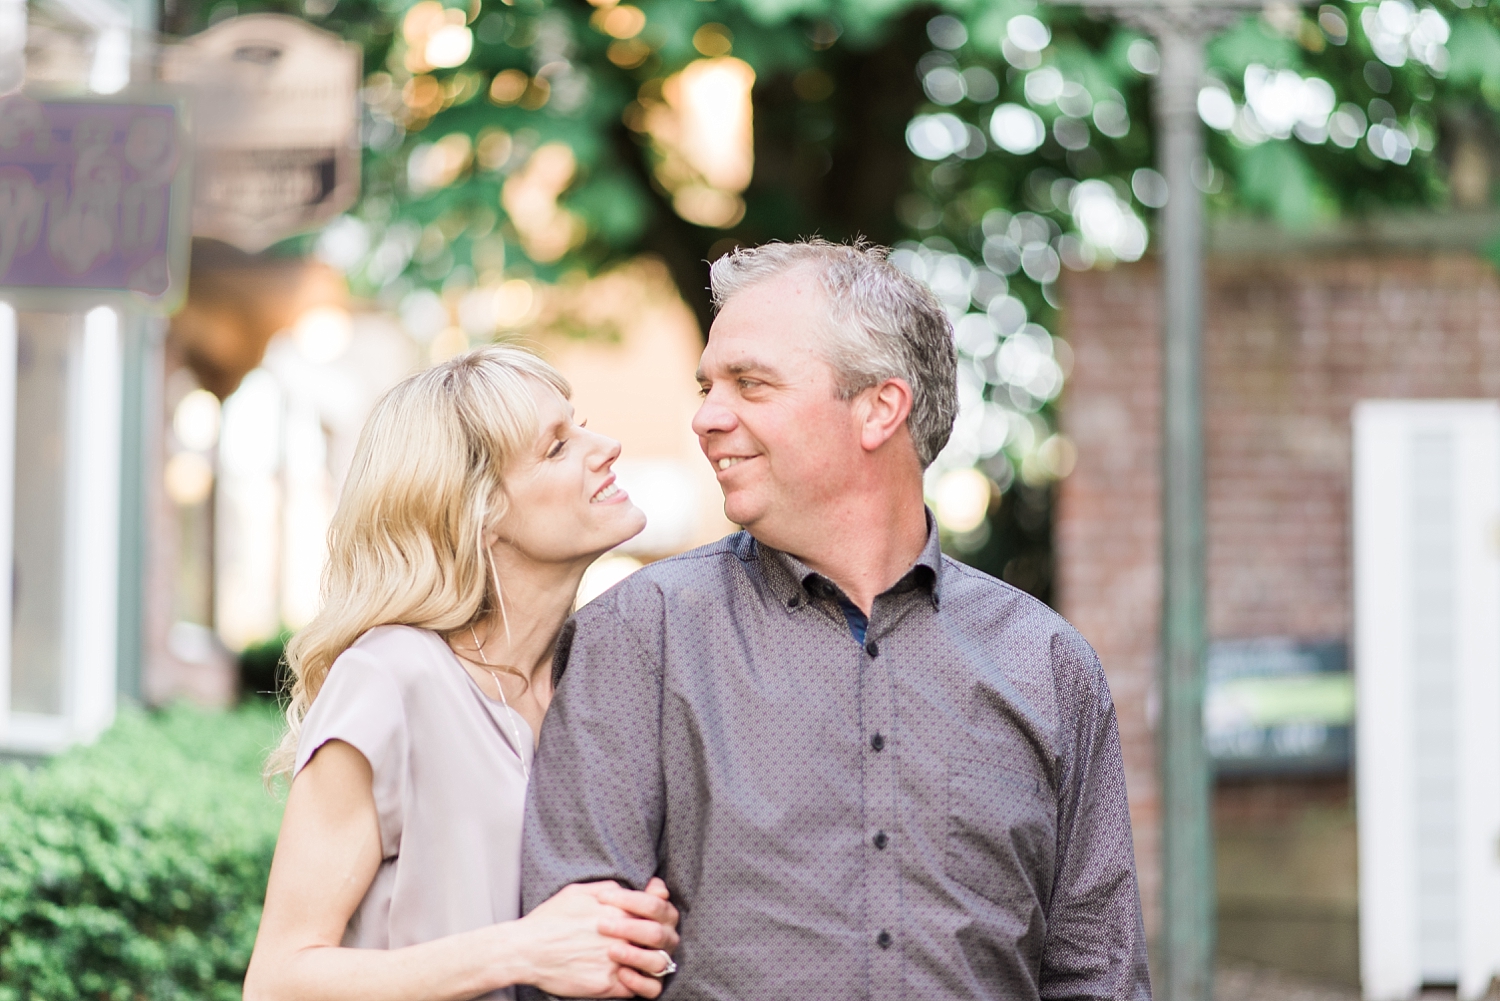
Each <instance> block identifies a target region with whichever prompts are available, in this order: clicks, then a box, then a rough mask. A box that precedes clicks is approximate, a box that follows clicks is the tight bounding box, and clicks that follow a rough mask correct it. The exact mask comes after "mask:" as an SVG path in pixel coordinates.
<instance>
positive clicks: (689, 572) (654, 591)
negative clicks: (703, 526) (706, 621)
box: [574, 532, 751, 623]
mask: <svg viewBox="0 0 1500 1001" xmlns="http://www.w3.org/2000/svg"><path fill="white" fill-rule="evenodd" d="M750 550H751V547H750V546H749V535H748V533H746V532H735V533H734V534H733V535H726V536H725V537H724V538H722V539H719V540H718V541H717V542H710V543H709V544H708V545H706V546H699V547H698V548H697V549H689V550H688V551H687V552H685V553H678V554H677V555H676V556H668V557H666V558H664V559H660V560H657V561H655V562H654V563H648V564H647V565H645V566H643V567H641V568H640V569H639V570H637V571H635V572H634V573H632V574H631V575H630V576H628V577H626V578H625V579H624V580H622V581H620V582H619V583H618V584H616V585H614V586H613V587H611V588H610V589H609V590H607V591H605V592H604V593H603V594H601V595H599V597H597V598H595V599H594V600H593V601H591V602H589V603H588V604H587V605H584V606H583V607H582V608H580V609H579V610H578V611H577V612H576V613H575V615H574V617H575V618H576V619H577V620H578V621H579V622H581V623H582V622H588V621H590V620H592V619H595V618H597V617H601V616H603V617H608V616H611V615H622V616H625V617H626V618H637V617H639V616H640V615H641V614H642V613H647V612H649V611H650V610H652V609H658V610H659V609H661V608H663V607H664V606H667V605H671V604H673V603H675V602H678V601H681V600H684V599H691V600H692V601H695V602H699V601H702V600H703V599H704V598H705V597H709V596H715V597H717V596H719V595H722V594H723V593H724V592H725V591H727V590H728V589H730V588H732V587H733V586H734V581H735V580H737V579H739V578H742V577H743V575H744V569H743V565H744V560H745V559H746V558H747V555H748V553H749V552H750Z"/></svg>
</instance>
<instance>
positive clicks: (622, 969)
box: [518, 880, 677, 998]
mask: <svg viewBox="0 0 1500 1001" xmlns="http://www.w3.org/2000/svg"><path fill="white" fill-rule="evenodd" d="M655 882H658V883H659V882H660V881H659V880H657V881H655ZM664 894H665V887H664V886H663V887H660V888H656V889H655V891H654V892H652V893H643V892H637V891H633V890H623V889H621V888H620V887H619V886H617V885H616V884H614V883H610V882H600V883H575V884H573V885H572V886H568V887H564V888H563V889H562V890H561V891H559V892H558V893H557V894H555V895H554V896H553V897H552V898H551V899H550V900H548V901H546V902H545V903H543V904H542V905H541V906H540V907H538V908H536V910H534V911H532V912H531V913H530V914H528V915H526V917H524V918H522V919H521V920H520V922H519V923H518V924H519V927H520V928H522V929H524V940H523V945H522V954H523V955H524V956H525V957H526V958H527V962H528V965H529V966H530V968H531V969H530V975H529V976H528V977H527V978H526V980H527V982H529V983H531V984H534V985H535V986H537V987H539V988H541V989H542V990H544V991H546V992H547V993H549V994H554V995H557V996H559V997H596V998H623V997H631V996H632V995H640V996H642V997H647V998H654V997H656V996H657V995H659V994H660V993H661V981H660V980H657V979H656V978H655V977H651V976H648V975H645V974H643V973H642V972H640V971H646V972H647V973H659V972H660V971H661V970H662V969H664V968H665V966H666V962H667V957H666V956H664V955H663V954H662V953H661V952H659V951H655V950H659V949H661V948H663V947H667V948H676V946H677V932H676V930H675V928H674V927H672V926H673V925H675V924H676V920H677V909H676V908H675V907H672V905H671V904H669V903H666V901H664V900H663V899H662V896H663V895H664ZM622 905H623V906H622ZM642 913H645V914H647V915H653V914H654V915H660V916H661V917H662V918H669V919H670V922H671V924H664V923H663V922H662V921H658V920H654V919H652V918H650V917H645V918H642V917H639V916H638V915H640V914H642ZM606 928H609V929H614V930H616V931H618V932H620V933H622V934H620V935H618V936H616V935H614V934H610V933H608V932H606V931H605V929H606ZM657 943H660V944H657ZM642 946H644V947H645V948H642ZM615 957H619V958H618V959H617V958H615Z"/></svg>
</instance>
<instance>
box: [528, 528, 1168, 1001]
mask: <svg viewBox="0 0 1500 1001" xmlns="http://www.w3.org/2000/svg"><path fill="white" fill-rule="evenodd" d="M929 526H930V528H929V537H928V541H927V547H926V549H925V550H924V552H923V553H922V556H921V557H920V559H918V561H917V562H916V564H915V565H914V566H913V567H912V569H911V571H910V572H909V573H907V574H906V575H905V576H904V577H903V578H902V579H901V581H900V582H898V583H897V584H896V585H895V586H894V587H892V588H891V589H890V590H888V591H886V592H885V593H883V594H881V595H880V596H879V597H877V598H876V599H875V603H874V606H873V608H872V614H871V615H870V619H869V626H868V632H867V635H866V637H865V642H864V644H863V645H861V644H859V643H858V642H856V640H855V639H854V637H853V636H851V634H850V629H849V627H848V625H847V623H846V622H845V619H844V615H843V613H842V612H841V611H840V609H839V604H838V598H839V596H840V595H839V592H838V589H837V588H836V587H835V586H834V585H833V584H832V583H831V582H830V581H828V580H826V579H825V578H823V577H821V576H819V575H818V574H816V573H814V572H812V571H811V570H809V569H808V568H807V567H806V566H805V565H803V564H802V563H801V562H800V561H798V560H796V559H795V558H793V557H791V556H788V555H786V554H784V553H780V552H777V551H775V550H772V549H770V548H768V547H765V546H762V545H759V544H758V543H757V542H756V541H755V540H754V539H753V538H751V537H750V536H749V535H748V534H746V533H740V534H737V535H732V536H730V537H728V538H726V539H724V540H722V541H720V542H718V543H715V544H713V545H710V546H705V547H703V548H701V549H697V550H694V551H693V552H690V553H685V554H683V555H681V556H677V557H674V558H672V559H667V560H662V561H661V562H659V563H654V564H652V565H650V566H648V567H646V568H645V569H643V570H640V571H638V572H637V573H635V574H633V575H632V576H631V577H629V578H628V579H627V580H625V581H624V582H623V583H622V584H620V585H619V586H617V587H615V588H614V589H613V590H611V591H609V592H607V593H606V594H605V595H603V596H602V597H600V598H598V599H597V600H595V601H593V602H591V603H590V604H589V605H587V606H586V607H584V608H582V609H580V610H579V611H578V613H577V615H575V616H574V617H573V619H572V620H570V621H569V623H568V625H567V626H565V627H564V630H563V635H562V639H561V641H560V644H559V650H558V657H557V672H558V675H559V680H558V688H557V693H556V697H555V699H554V701H553V704H552V709H551V711H550V713H549V714H548V716H547V720H546V725H545V726H544V727H543V729H542V737H541V746H540V750H539V751H538V754H537V759H536V765H535V768H534V770H533V772H532V779H531V788H530V792H529V796H528V801H527V808H526V829H525V837H524V847H523V862H522V886H523V891H522V892H523V898H522V905H523V908H524V909H526V910H530V909H531V908H533V907H535V906H536V905H537V904H539V903H540V902H542V901H543V900H545V899H546V898H547V897H549V896H551V895H552V894H553V893H556V892H557V891H558V890H559V889H561V888H562V887H564V886H566V885H567V884H569V883H575V882H585V881H589V880H597V879H616V880H619V881H620V882H622V883H624V884H626V885H629V886H634V887H641V886H644V885H645V883H646V881H647V880H648V879H649V878H650V877H651V876H653V875H660V876H661V877H662V878H663V879H664V880H665V881H666V883H667V886H668V887H669V888H670V890H671V892H672V898H673V900H674V901H675V902H676V903H677V905H678V907H680V908H681V911H682V919H681V925H680V931H681V933H682V945H681V947H680V948H679V949H678V951H677V954H676V958H677V962H678V965H679V972H678V973H676V974H675V975H673V976H672V977H671V978H670V979H669V980H668V982H667V988H666V991H665V993H664V997H665V998H668V999H688V998H691V999H710V998H712V999H738V1001H761V999H782V998H798V999H801V998H838V999H848V1001H855V999H871V1001H874V999H895V998H911V999H922V1001H942V999H959V998H964V999H971V998H996V999H999V998H1004V999H1006V1001H1027V999H1037V998H1046V999H1060V998H1111V999H1119V1001H1126V999H1129V1001H1149V999H1150V983H1149V980H1148V976H1147V971H1146V948H1145V937H1144V934H1143V931H1142V925H1141V910H1140V898H1139V894H1138V891H1137V889H1136V880H1135V863H1134V855H1133V853H1132V848H1131V837H1130V815H1129V811H1128V808H1127V804H1126V799H1125V779H1124V771H1123V767H1122V764H1121V760H1120V744H1119V736H1118V732H1117V729H1116V725H1115V712H1114V704H1113V703H1112V702H1111V701H1110V696H1109V690H1108V687H1107V686H1106V684H1105V679H1104V673H1103V671H1102V670H1101V669H1100V667H1099V662H1098V659H1097V658H1096V657H1095V656H1094V653H1093V651H1092V650H1091V649H1090V648H1089V646H1088V644H1087V643H1085V642H1084V640H1083V638H1082V637H1080V636H1079V635H1078V633H1077V632H1075V631H1074V630H1073V629H1072V627H1070V626H1069V625H1068V624H1067V623H1066V622H1064V621H1063V619H1062V618H1060V617H1059V616H1058V615H1057V614H1056V613H1054V612H1053V611H1051V610H1050V609H1049V608H1047V607H1046V606H1045V605H1043V604H1041V603H1040V602H1038V601H1036V600H1034V599H1033V598H1031V597H1029V596H1028V595H1026V594H1024V593H1022V592H1020V591H1018V590H1016V589H1015V588H1012V587H1010V586H1009V585H1006V584H1003V583H1001V582H1000V581H997V580H995V579H994V578H992V577H989V576H987V575H985V574H983V573H980V572H979V571H977V570H973V569H971V568H969V567H967V566H964V565H963V564H961V563H958V562H955V561H953V560H951V559H948V558H946V557H944V556H943V555H942V553H941V551H940V550H939V548H938V539H937V531H936V528H935V527H931V518H930V516H929Z"/></svg>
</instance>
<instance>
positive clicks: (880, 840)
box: [875, 831, 891, 851]
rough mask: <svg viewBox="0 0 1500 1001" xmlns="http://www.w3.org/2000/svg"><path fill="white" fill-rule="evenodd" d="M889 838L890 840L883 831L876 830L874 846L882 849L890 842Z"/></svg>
mask: <svg viewBox="0 0 1500 1001" xmlns="http://www.w3.org/2000/svg"><path fill="white" fill-rule="evenodd" d="M890 840H891V839H890V838H888V837H886V836H885V832H884V831H876V832H875V847H876V848H879V849H881V850H882V851H883V850H884V849H885V846H886V845H887V844H888V843H889V842H890Z"/></svg>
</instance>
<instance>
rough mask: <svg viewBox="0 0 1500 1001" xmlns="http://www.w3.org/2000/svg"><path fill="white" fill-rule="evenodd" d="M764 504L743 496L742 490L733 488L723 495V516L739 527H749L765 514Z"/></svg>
mask: <svg viewBox="0 0 1500 1001" xmlns="http://www.w3.org/2000/svg"><path fill="white" fill-rule="evenodd" d="M763 507H764V505H761V504H758V503H756V502H754V501H753V500H752V499H751V498H749V497H746V496H744V491H740V490H733V491H730V492H729V493H726V494H725V495H724V517H726V518H728V519H729V520H730V521H732V522H734V523H735V524H736V525H738V526H740V527H741V528H749V527H750V526H752V525H754V524H755V523H756V522H757V521H759V520H760V519H761V517H762V516H763V515H764V514H765V511H764V510H763Z"/></svg>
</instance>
